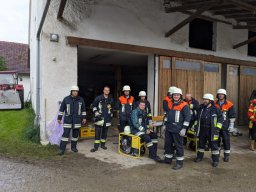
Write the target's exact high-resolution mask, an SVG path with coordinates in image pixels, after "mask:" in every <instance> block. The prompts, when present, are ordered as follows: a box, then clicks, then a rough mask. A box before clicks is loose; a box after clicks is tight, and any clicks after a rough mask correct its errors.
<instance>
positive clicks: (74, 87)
mask: <svg viewBox="0 0 256 192" xmlns="http://www.w3.org/2000/svg"><path fill="white" fill-rule="evenodd" d="M70 91H79V87H78V86H76V85H73V86H72V87H71V89H70Z"/></svg>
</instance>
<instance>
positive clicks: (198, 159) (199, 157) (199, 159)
mask: <svg viewBox="0 0 256 192" xmlns="http://www.w3.org/2000/svg"><path fill="white" fill-rule="evenodd" d="M203 157H204V153H203V152H199V151H198V152H197V157H196V159H195V160H194V162H196V163H198V162H200V161H202V160H203Z"/></svg>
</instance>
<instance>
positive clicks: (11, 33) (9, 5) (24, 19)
mask: <svg viewBox="0 0 256 192" xmlns="http://www.w3.org/2000/svg"><path fill="white" fill-rule="evenodd" d="M0 2H1V3H0V41H11V42H18V43H26V44H27V43H28V21H29V0H0Z"/></svg>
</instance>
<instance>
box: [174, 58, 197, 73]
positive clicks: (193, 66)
mask: <svg viewBox="0 0 256 192" xmlns="http://www.w3.org/2000/svg"><path fill="white" fill-rule="evenodd" d="M176 69H183V70H191V71H200V63H197V62H193V61H181V60H176Z"/></svg>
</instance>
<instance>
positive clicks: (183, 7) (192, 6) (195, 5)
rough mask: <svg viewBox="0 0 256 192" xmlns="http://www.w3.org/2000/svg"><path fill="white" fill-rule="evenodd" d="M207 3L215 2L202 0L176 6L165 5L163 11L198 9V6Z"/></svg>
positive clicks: (213, 2)
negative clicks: (202, 0) (201, 0)
mask: <svg viewBox="0 0 256 192" xmlns="http://www.w3.org/2000/svg"><path fill="white" fill-rule="evenodd" d="M209 4H216V1H208V2H206V1H204V2H197V3H189V4H185V5H181V6H176V7H167V8H165V12H166V13H170V12H177V11H186V10H191V9H198V7H202V6H206V5H209Z"/></svg>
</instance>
